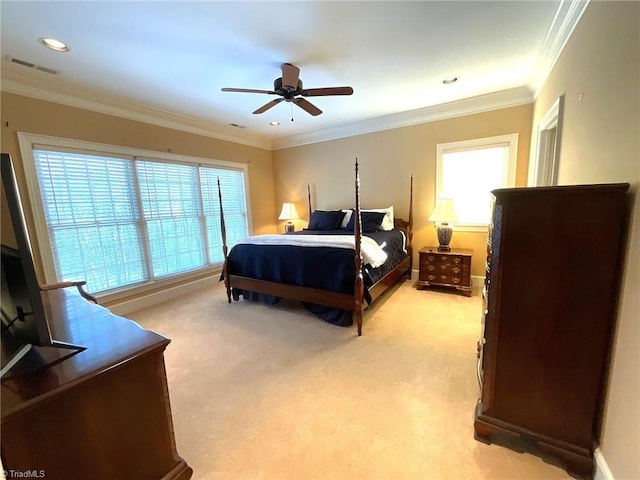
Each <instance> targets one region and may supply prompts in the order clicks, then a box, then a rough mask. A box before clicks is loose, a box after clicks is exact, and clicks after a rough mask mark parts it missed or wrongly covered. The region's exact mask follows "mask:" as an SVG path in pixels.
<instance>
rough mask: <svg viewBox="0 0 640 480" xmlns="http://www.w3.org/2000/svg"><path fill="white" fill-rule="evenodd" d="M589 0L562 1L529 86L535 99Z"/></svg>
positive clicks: (541, 49) (539, 54)
mask: <svg viewBox="0 0 640 480" xmlns="http://www.w3.org/2000/svg"><path fill="white" fill-rule="evenodd" d="M589 2H590V0H562V1H561V2H560V5H559V6H558V10H557V11H556V15H555V17H554V18H553V22H551V25H550V26H549V31H548V32H547V36H546V37H545V39H544V42H543V43H542V47H541V48H540V51H539V52H538V57H537V61H536V64H535V67H534V69H533V73H532V75H531V81H530V82H529V87H530V88H531V90H532V91H533V92H534V93H533V98H534V100H535V99H536V98H538V95H539V94H540V90H542V87H543V86H544V83H545V82H546V80H547V78H548V77H549V74H550V73H551V70H553V67H554V66H555V64H556V62H557V61H558V57H560V54H561V53H562V50H563V49H564V47H565V45H566V44H567V42H568V41H569V38H570V37H571V34H572V33H573V31H574V29H575V28H576V25H578V22H579V21H580V18H582V14H583V13H584V11H585V10H586V8H587V6H588V5H589Z"/></svg>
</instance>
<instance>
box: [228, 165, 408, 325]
mask: <svg viewBox="0 0 640 480" xmlns="http://www.w3.org/2000/svg"><path fill="white" fill-rule="evenodd" d="M354 187H355V208H354V209H353V210H352V211H349V212H351V218H350V220H349V222H348V225H347V226H346V228H348V229H349V230H344V228H345V226H344V225H343V226H342V229H336V230H334V231H309V230H307V231H303V232H296V234H284V235H277V236H276V235H259V236H257V237H250V238H249V239H247V241H246V242H241V243H242V244H241V245H240V244H237V245H236V246H234V247H233V248H232V249H231V251H229V249H228V247H227V243H226V228H225V220H224V212H223V211H222V192H221V190H220V184H219V182H218V195H219V199H220V205H221V211H220V227H221V233H222V243H223V246H222V250H223V254H224V264H223V268H222V278H223V279H224V282H225V287H226V291H227V299H228V301H229V303H231V298H232V297H233V298H234V299H235V300H238V298H239V295H243V296H244V297H245V298H250V299H259V300H262V301H267V302H268V303H277V301H279V300H280V299H281V298H287V299H291V300H298V301H300V302H302V303H303V304H304V305H305V307H307V309H309V310H310V311H311V312H313V313H315V314H316V315H318V316H320V317H321V318H324V319H325V320H327V321H329V322H330V323H334V324H336V325H342V326H347V325H351V324H352V317H353V316H355V321H356V324H357V329H358V335H361V334H362V316H363V311H364V309H365V301H366V302H367V303H369V304H370V303H371V302H372V301H373V300H375V299H376V298H377V297H379V296H380V295H381V294H382V293H384V292H385V291H386V290H387V289H388V288H389V287H390V286H392V285H393V284H394V283H395V282H396V281H397V280H398V279H399V278H400V277H402V276H403V275H405V274H407V273H408V274H409V275H410V272H411V259H412V237H413V177H411V182H410V192H409V194H410V200H409V220H408V221H406V220H403V219H400V218H393V221H392V223H391V226H390V227H389V229H388V230H390V231H373V230H371V229H369V228H370V226H369V217H370V216H371V215H374V214H372V213H369V212H372V211H371V210H362V209H361V208H360V176H359V172H358V161H357V159H356V163H355V183H354ZM307 188H308V197H309V219H310V225H309V226H310V227H311V219H312V214H313V213H315V212H313V211H312V209H311V194H310V190H309V187H307ZM334 212H336V211H334ZM338 212H339V211H338ZM343 212H348V211H346V210H343ZM321 213H327V212H323V211H321ZM329 213H333V212H329ZM363 215H364V218H365V220H367V221H365V223H364V224H363ZM378 215H379V216H378V217H376V218H382V217H383V216H384V215H385V214H384V213H380V214H378ZM345 220H346V219H345ZM321 230H324V229H321ZM365 234H366V235H365ZM332 237H333V238H332ZM325 239H326V240H325ZM334 240H335V242H334ZM316 241H322V242H324V241H327V242H328V244H327V245H325V244H324V243H319V244H315V242H316ZM309 242H312V243H313V245H312V247H309V246H306V245H305V244H307V243H309ZM345 242H350V244H349V245H348V246H345V245H344V243H345ZM283 243H286V244H287V245H283ZM340 243H342V245H340V246H337V245H338V244H340ZM303 245H304V246H303ZM380 245H382V247H384V248H385V249H386V250H385V251H382V249H381V248H382V247H380ZM376 248H377V249H379V251H380V252H382V253H381V254H380V253H379V251H378V250H376ZM349 252H351V253H349ZM378 254H379V255H383V257H382V258H384V259H385V260H384V262H382V263H381V262H380V261H378V262H376V259H378V260H382V259H381V258H380V257H376V255H378ZM372 259H373V260H372ZM256 265H257V267H256ZM345 315H346V316H345Z"/></svg>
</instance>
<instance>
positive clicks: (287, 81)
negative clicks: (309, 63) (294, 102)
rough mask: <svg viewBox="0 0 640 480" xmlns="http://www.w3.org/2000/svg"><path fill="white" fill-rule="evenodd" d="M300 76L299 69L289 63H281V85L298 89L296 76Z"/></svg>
mask: <svg viewBox="0 0 640 480" xmlns="http://www.w3.org/2000/svg"><path fill="white" fill-rule="evenodd" d="M299 77H300V69H299V68H298V67H296V66H295V65H291V64H290V63H283V64H282V86H283V87H285V88H290V89H291V90H297V89H298V78H299Z"/></svg>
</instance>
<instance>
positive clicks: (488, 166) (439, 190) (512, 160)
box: [434, 134, 518, 231]
mask: <svg viewBox="0 0 640 480" xmlns="http://www.w3.org/2000/svg"><path fill="white" fill-rule="evenodd" d="M517 150H518V134H512V135H502V136H498V137H489V138H480V139H475V140H467V141H462V142H453V143H441V144H438V146H437V163H436V198H452V199H453V201H454V205H455V209H456V213H457V216H458V222H457V223H456V224H455V225H456V226H457V227H458V228H459V229H460V230H472V231H473V230H478V231H481V230H484V229H485V228H486V226H487V225H488V224H489V222H490V220H491V191H492V190H494V189H496V188H502V187H513V186H514V185H515V171H516V156H517ZM434 204H435V203H434Z"/></svg>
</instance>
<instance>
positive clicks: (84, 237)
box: [33, 150, 146, 292]
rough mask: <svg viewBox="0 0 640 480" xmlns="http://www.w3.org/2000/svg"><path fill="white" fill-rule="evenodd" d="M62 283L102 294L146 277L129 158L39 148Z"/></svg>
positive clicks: (36, 154)
mask: <svg viewBox="0 0 640 480" xmlns="http://www.w3.org/2000/svg"><path fill="white" fill-rule="evenodd" d="M33 153H34V161H35V165H36V171H37V174H38V179H39V184H40V192H41V195H42V205H43V209H44V216H45V220H46V223H47V228H48V231H49V238H50V241H51V246H52V250H53V255H54V262H55V268H56V272H57V274H58V279H59V280H60V281H65V280H67V281H68V280H78V279H83V280H86V281H87V285H88V286H90V287H91V291H93V292H99V291H104V290H110V289H113V288H118V287H122V286H124V285H130V284H135V283H138V282H141V281H143V280H144V279H145V276H146V275H145V271H144V262H143V258H142V252H141V243H140V235H139V231H138V228H137V223H138V221H139V218H140V215H139V212H138V208H137V204H136V200H135V190H134V184H133V164H132V162H131V161H130V160H126V159H122V158H114V157H106V156H98V155H87V154H74V153H65V152H55V151H46V150H34V152H33Z"/></svg>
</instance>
